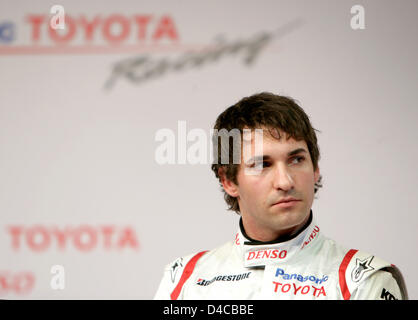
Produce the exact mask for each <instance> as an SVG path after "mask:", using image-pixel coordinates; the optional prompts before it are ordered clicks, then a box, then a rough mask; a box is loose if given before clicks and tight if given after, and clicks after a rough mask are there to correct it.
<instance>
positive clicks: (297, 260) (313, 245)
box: [154, 212, 408, 300]
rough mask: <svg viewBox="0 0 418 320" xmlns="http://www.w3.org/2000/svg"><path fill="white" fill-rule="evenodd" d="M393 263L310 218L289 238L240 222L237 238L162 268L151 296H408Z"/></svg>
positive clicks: (177, 297) (324, 297)
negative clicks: (253, 230) (262, 233)
mask: <svg viewBox="0 0 418 320" xmlns="http://www.w3.org/2000/svg"><path fill="white" fill-rule="evenodd" d="M407 298H408V297H407V291H406V287H405V284H404V281H403V278H402V275H401V273H400V271H399V270H398V268H397V267H395V266H394V265H391V264H390V263H387V262H386V261H384V260H382V259H380V258H378V257H376V256H374V255H372V254H369V253H366V252H363V251H359V250H354V249H346V248H344V247H342V246H340V245H338V244H337V243H335V242H334V241H333V240H331V239H328V238H326V237H325V236H324V235H322V233H321V232H320V229H319V227H318V225H317V224H316V223H315V221H314V219H313V218H312V212H311V216H310V220H309V221H308V223H307V224H306V226H305V227H304V228H303V229H302V230H301V231H300V232H299V233H298V234H297V235H296V236H294V237H293V238H291V239H288V240H285V241H280V242H277V241H276V242H259V241H254V240H251V239H249V237H248V236H246V234H245V231H244V229H243V226H242V221H240V227H239V230H238V232H237V233H236V236H235V239H234V240H233V241H231V242H228V243H226V244H224V245H223V246H221V247H219V248H216V249H214V250H211V251H203V252H199V253H197V254H193V255H189V256H185V257H182V258H179V259H177V260H175V261H173V262H172V263H171V264H169V265H167V267H166V268H165V272H164V276H163V279H162V280H161V283H160V286H159V288H158V290H157V293H156V295H155V297H154V299H172V300H176V299H214V300H219V299H266V300H267V299H333V300H335V299H345V300H348V299H383V300H395V299H407Z"/></svg>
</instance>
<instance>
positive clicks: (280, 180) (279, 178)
mask: <svg viewBox="0 0 418 320" xmlns="http://www.w3.org/2000/svg"><path fill="white" fill-rule="evenodd" d="M294 184H295V183H294V180H293V177H292V172H291V171H290V170H289V168H288V167H287V166H286V165H283V164H282V165H278V166H277V168H276V169H275V172H274V177H273V188H275V189H280V190H283V191H286V192H287V191H289V190H291V189H293V188H294Z"/></svg>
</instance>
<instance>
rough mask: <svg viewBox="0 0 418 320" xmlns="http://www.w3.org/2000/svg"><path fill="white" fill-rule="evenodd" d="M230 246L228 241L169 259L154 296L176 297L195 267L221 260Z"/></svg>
mask: <svg viewBox="0 0 418 320" xmlns="http://www.w3.org/2000/svg"><path fill="white" fill-rule="evenodd" d="M231 247H232V243H230V242H228V243H226V244H224V245H222V246H220V247H218V248H215V249H212V250H202V251H198V252H194V253H192V254H188V255H185V256H182V257H179V258H177V259H175V260H173V261H171V262H170V263H168V264H167V265H166V266H165V268H164V275H163V279H162V280H161V283H160V286H159V288H158V290H157V294H156V296H155V297H154V298H155V299H164V298H165V299H172V300H176V299H178V298H179V295H180V293H181V290H182V288H183V286H184V284H185V283H186V281H187V280H188V279H189V278H190V276H191V275H192V274H193V273H194V272H195V271H196V270H197V269H200V268H202V267H205V266H207V265H209V264H210V266H213V264H214V263H215V262H216V261H221V260H222V257H223V256H225V255H226V254H227V252H228V250H230V248H231Z"/></svg>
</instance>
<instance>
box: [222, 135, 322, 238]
mask: <svg viewBox="0 0 418 320" xmlns="http://www.w3.org/2000/svg"><path fill="white" fill-rule="evenodd" d="M264 132H265V133H264V135H263V140H262V143H263V150H262V153H261V154H260V153H258V151H257V148H256V147H255V142H257V140H256V141H254V134H253V136H252V139H251V154H249V152H248V155H246V152H245V151H244V152H243V156H242V161H241V164H240V167H239V171H238V174H237V182H238V185H235V184H234V183H233V182H230V181H229V182H226V183H224V188H225V191H226V192H228V194H229V195H231V196H234V197H237V199H238V203H239V207H240V211H241V216H242V220H243V224H244V228H245V231H246V233H247V234H248V235H249V236H250V237H251V238H253V239H256V240H260V241H270V240H274V239H276V238H277V237H279V236H282V235H290V234H292V233H295V232H297V231H298V230H299V228H300V227H302V226H303V224H304V223H305V222H306V221H307V219H308V218H309V213H310V209H311V206H312V203H313V199H314V185H315V182H317V181H318V179H319V168H318V169H317V170H315V171H314V168H313V164H312V160H311V157H310V154H309V150H308V147H307V144H306V142H305V141H304V140H302V141H296V140H294V139H293V138H291V139H289V140H286V134H285V133H283V132H280V136H281V139H280V140H277V139H275V138H273V137H272V136H271V135H270V134H269V133H268V131H266V130H264ZM249 145H250V144H248V149H247V150H249ZM258 150H259V149H258ZM254 156H255V159H254ZM260 158H261V159H260ZM257 164H258V165H259V169H260V170H259V171H257ZM260 165H262V166H261V167H260ZM286 198H294V199H296V200H297V201H292V202H288V203H282V204H277V202H279V201H282V200H283V199H286Z"/></svg>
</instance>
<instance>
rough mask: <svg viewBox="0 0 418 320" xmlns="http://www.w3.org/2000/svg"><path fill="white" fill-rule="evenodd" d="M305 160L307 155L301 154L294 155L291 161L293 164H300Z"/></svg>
mask: <svg viewBox="0 0 418 320" xmlns="http://www.w3.org/2000/svg"><path fill="white" fill-rule="evenodd" d="M304 160H305V157H303V156H299V157H294V158H293V159H292V161H291V163H292V164H298V163H301V162H303V161H304Z"/></svg>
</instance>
